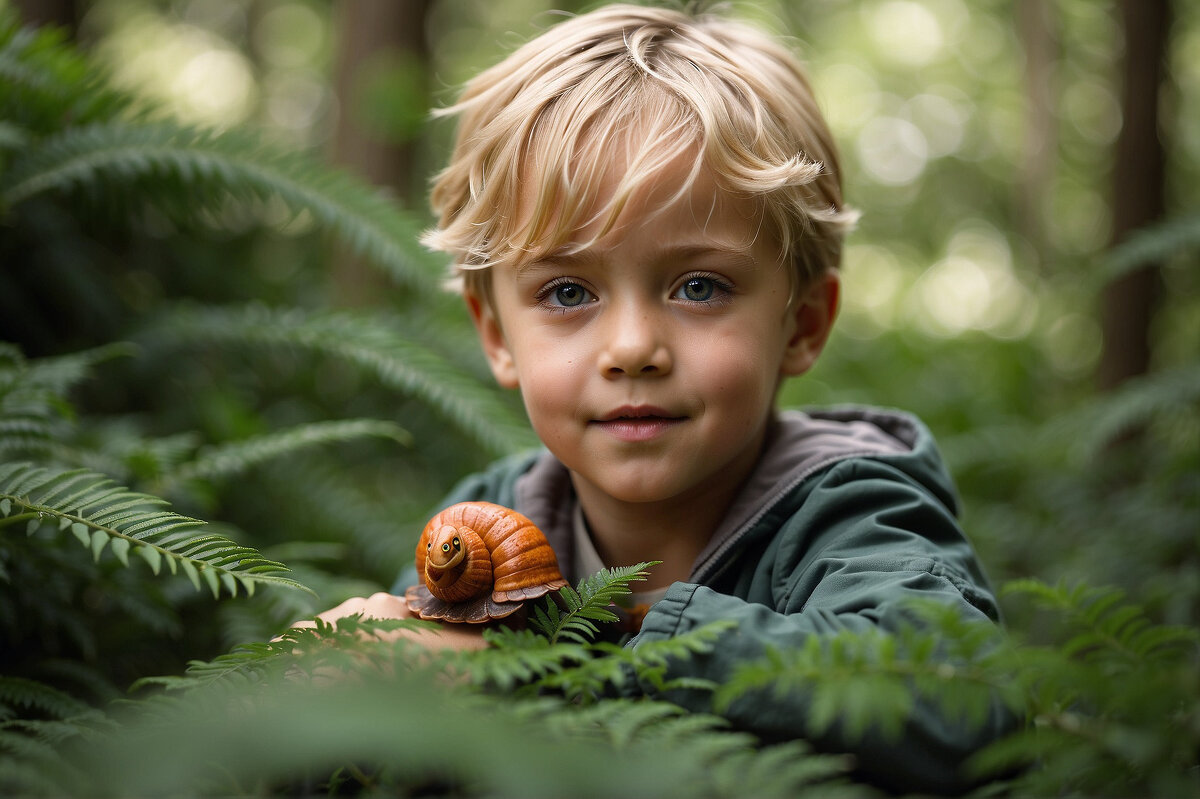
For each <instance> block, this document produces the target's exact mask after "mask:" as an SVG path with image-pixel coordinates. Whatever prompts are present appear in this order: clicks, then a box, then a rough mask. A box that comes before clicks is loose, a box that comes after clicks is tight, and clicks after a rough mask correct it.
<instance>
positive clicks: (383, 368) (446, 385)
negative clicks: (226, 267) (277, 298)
mask: <svg viewBox="0 0 1200 799" xmlns="http://www.w3.org/2000/svg"><path fill="white" fill-rule="evenodd" d="M143 335H144V336H145V337H146V338H148V339H151V340H156V341H159V342H163V341H171V342H175V343H177V344H178V345H180V346H183V345H188V344H192V345H197V344H204V343H219V344H222V345H225V346H229V347H241V348H245V347H250V346H261V347H270V348H277V349H290V350H298V351H300V352H302V353H305V354H308V355H313V356H316V355H328V356H332V357H335V358H338V359H340V360H343V361H345V362H347V363H350V364H353V365H355V366H357V367H359V368H361V369H363V370H366V371H369V372H371V373H373V374H374V375H375V376H376V377H378V378H379V380H380V381H381V382H382V383H383V385H385V386H386V387H388V388H389V389H393V390H396V391H400V392H404V393H409V394H412V395H414V396H416V397H419V398H420V399H422V400H424V401H426V402H428V403H429V405H430V406H431V407H433V408H435V409H436V410H437V411H438V412H439V413H441V414H444V415H445V416H446V417H448V418H449V419H450V420H451V421H452V422H453V423H454V424H456V425H457V426H458V427H460V428H461V429H462V430H463V431H464V432H466V433H467V434H469V435H471V436H472V437H473V438H474V439H475V440H476V441H478V442H479V443H480V444H481V445H483V446H485V447H487V448H488V449H489V450H490V451H492V452H493V453H502V452H510V451H513V450H516V449H520V448H523V447H528V446H531V445H532V444H533V443H534V441H533V439H532V438H531V437H530V435H529V430H528V426H526V425H524V424H523V423H522V422H521V421H519V420H518V419H517V417H516V416H515V414H514V413H513V411H512V410H511V408H510V407H509V406H508V405H506V404H505V403H503V402H501V401H500V400H499V398H498V397H497V396H496V393H495V391H493V390H490V389H488V388H486V387H485V386H484V385H483V384H481V383H480V381H479V380H478V378H476V377H473V376H472V375H470V374H469V373H467V372H466V371H465V370H463V369H462V368H461V367H459V366H457V365H456V364H454V363H452V362H450V361H449V360H447V359H446V358H445V357H443V356H441V355H439V354H438V353H436V352H435V351H433V350H432V349H430V348H428V347H426V346H423V345H421V344H420V343H418V342H417V341H415V340H414V339H415V335H414V334H413V333H412V332H411V329H406V327H405V326H404V325H403V324H401V323H400V322H399V321H398V320H397V319H394V318H391V317H389V316H387V315H386V314H376V315H373V316H371V317H364V316H360V315H356V314H351V313H344V312H306V311H303V310H301V309H299V308H292V309H288V310H286V311H278V310H273V309H270V308H264V307H262V306H258V305H253V306H249V307H245V308H207V309H199V308H179V309H176V310H175V311H174V312H172V313H170V314H168V315H166V316H165V317H164V318H163V319H162V321H161V322H160V323H158V324H156V325H154V326H152V327H150V328H149V329H148V330H147V331H146V332H145V333H144V334H143Z"/></svg>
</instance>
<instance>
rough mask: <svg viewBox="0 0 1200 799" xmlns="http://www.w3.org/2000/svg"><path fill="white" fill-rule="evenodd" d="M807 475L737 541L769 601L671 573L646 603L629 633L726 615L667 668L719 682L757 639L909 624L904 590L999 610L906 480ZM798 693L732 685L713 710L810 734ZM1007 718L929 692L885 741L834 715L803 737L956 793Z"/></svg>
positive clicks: (851, 473) (876, 773) (753, 727)
mask: <svg viewBox="0 0 1200 799" xmlns="http://www.w3.org/2000/svg"><path fill="white" fill-rule="evenodd" d="M813 479H814V480H816V484H815V485H814V486H813V487H812V489H811V491H810V492H809V493H808V494H807V496H806V498H805V500H804V501H803V503H802V504H801V505H800V506H799V508H798V509H797V510H795V512H794V513H793V514H792V515H791V516H790V517H789V518H787V519H786V520H784V521H783V522H782V523H781V524H780V525H779V529H778V531H777V532H776V533H775V534H774V535H773V536H769V537H768V538H767V539H766V542H765V543H762V540H761V539H756V540H759V541H760V543H759V544H757V545H755V544H748V545H747V550H749V549H751V548H755V549H756V550H757V554H753V553H750V552H748V551H747V552H743V553H742V555H741V557H743V558H749V559H750V560H751V561H753V559H754V558H756V557H757V558H759V560H758V563H757V565H756V566H755V567H754V574H755V579H756V580H758V581H759V582H760V583H761V582H763V581H769V585H770V590H769V592H768V594H769V596H770V600H769V602H770V604H767V602H766V601H762V602H760V601H749V600H746V599H741V598H739V597H737V596H732V595H729V594H724V593H719V592H718V591H716V590H713V589H712V588H709V587H707V586H704V585H697V584H694V583H676V584H674V585H673V586H671V588H670V589H669V590H668V592H667V595H666V596H665V597H664V599H662V600H661V601H660V602H658V603H656V604H655V605H654V606H653V607H652V608H651V609H650V611H649V612H648V614H647V615H646V618H645V621H644V622H643V626H642V630H641V632H640V633H639V635H638V636H637V637H636V638H635V639H634V640H633V641H631V642H630V645H631V646H634V647H636V646H639V645H641V644H643V643H645V642H648V641H653V640H661V639H664V638H669V637H673V636H676V635H679V634H681V633H684V632H687V631H689V630H692V629H695V628H697V627H700V626H702V625H704V624H706V623H709V622H712V621H717V620H730V621H733V622H734V623H735V624H734V626H732V627H731V628H730V630H729V631H728V632H727V633H725V634H724V636H723V637H722V638H721V639H720V640H719V641H718V642H717V645H716V646H714V647H713V648H712V651H710V652H708V653H705V654H700V655H695V656H692V657H691V658H689V659H686V660H684V661H681V662H678V663H674V664H673V665H672V667H671V670H670V671H669V673H668V675H667V677H668V678H678V677H698V678H703V679H707V680H711V681H713V682H715V683H717V684H723V683H725V682H726V681H727V680H728V679H729V677H730V676H731V675H732V674H733V672H734V670H735V669H737V667H738V666H740V665H742V664H744V663H747V662H751V661H754V660H756V659H759V658H761V657H763V656H764V655H765V654H766V652H767V651H768V650H769V649H776V650H786V649H788V648H794V647H800V646H803V645H804V643H805V641H806V640H807V639H808V638H809V637H810V636H824V635H829V634H833V633H837V632H840V631H846V630H849V631H862V630H866V629H869V628H877V629H881V630H885V631H896V630H898V629H899V627H900V625H901V624H902V623H903V624H909V625H911V624H912V623H913V620H914V619H913V616H912V615H911V614H910V613H907V612H906V608H905V606H906V604H907V603H908V602H909V600H913V599H924V600H930V599H933V600H936V601H938V602H944V603H946V604H947V605H949V606H952V607H954V608H957V609H959V611H960V612H961V614H962V615H963V616H964V617H965V618H967V619H981V620H988V619H990V620H992V621H996V620H998V610H997V607H996V604H995V600H994V598H993V596H992V593H991V591H990V590H989V589H988V587H987V585H986V581H985V579H984V577H983V575H982V573H981V572H980V571H979V567H978V565H977V563H976V561H975V557H974V555H973V553H972V551H971V548H970V546H969V544H968V543H967V541H966V540H965V538H964V536H963V534H962V532H961V531H960V530H959V528H958V525H957V523H956V522H955V519H954V516H953V513H952V512H951V511H950V509H948V508H947V507H946V506H945V505H944V504H943V503H942V502H941V501H939V500H938V499H937V498H936V497H935V496H934V495H932V494H931V493H930V492H929V491H928V490H926V489H925V488H924V487H923V486H922V485H920V484H919V483H918V482H917V481H915V480H913V479H911V478H910V477H908V476H907V475H905V474H904V473H903V472H902V471H901V470H899V469H895V468H893V467H892V466H891V465H889V464H888V463H887V462H886V461H876V460H873V459H858V460H853V461H846V462H843V463H842V464H839V465H838V466H835V467H833V468H832V469H831V470H829V471H828V472H826V473H825V474H824V475H822V476H820V477H817V478H813ZM747 568H749V567H747ZM641 690H642V691H643V692H645V693H651V692H652V691H653V688H652V687H651V686H649V685H642V686H641ZM663 698H666V699H670V700H671V701H674V702H677V703H679V704H682V705H684V706H685V707H689V708H691V709H694V710H698V711H707V710H710V705H711V697H710V696H709V695H707V694H705V693H703V692H699V691H674V692H671V693H670V694H669V695H668V696H666V697H663ZM808 702H809V696H808V695H807V694H806V693H805V692H803V691H797V692H794V693H793V694H791V695H787V696H777V695H775V693H774V692H773V691H771V690H763V691H758V692H751V693H747V694H745V695H743V696H742V697H740V698H739V699H738V700H737V701H735V702H734V703H733V704H732V705H731V706H730V707H729V708H728V710H727V711H726V713H725V715H726V716H727V717H728V718H729V720H730V721H731V722H732V723H733V724H734V726H735V727H737V728H739V729H744V730H747V731H750V732H753V733H755V734H757V735H758V736H759V737H761V738H763V739H764V740H768V741H772V740H783V739H791V738H801V737H809V736H807V735H806V719H807V712H808ZM1012 723H1013V720H1012V718H1011V716H1010V714H1008V713H1007V712H1005V710H1004V709H1003V707H1002V705H1001V703H1000V702H999V701H998V700H997V701H994V702H993V711H992V714H991V718H989V720H988V722H987V723H986V724H985V725H984V726H983V727H982V728H973V727H967V726H965V725H964V724H962V723H959V722H957V721H956V720H954V719H951V718H945V717H943V716H942V715H941V714H940V712H939V710H938V708H937V706H936V705H934V704H932V703H922V702H920V701H918V703H917V704H916V706H915V708H914V711H913V713H912V714H911V715H910V717H909V721H908V723H907V726H906V728H905V730H904V733H903V735H902V737H901V738H900V739H899V740H898V741H895V742H893V741H891V740H890V739H889V740H885V739H884V738H883V737H882V736H881V735H880V733H879V732H878V731H869V732H868V733H867V734H866V736H865V737H863V738H859V739H849V738H847V737H846V736H845V735H844V734H843V732H842V730H841V728H840V726H839V725H838V724H834V725H833V726H832V727H831V728H830V729H829V731H828V732H827V733H825V734H823V736H822V738H821V739H815V740H812V742H813V743H814V744H815V745H816V746H818V748H820V749H824V750H828V751H839V752H849V753H851V754H854V755H856V756H857V757H856V763H857V768H858V770H859V771H860V772H862V774H863V776H865V777H866V778H868V779H869V780H870V781H872V782H874V783H876V784H879V785H881V786H883V787H886V788H888V789H891V790H899V791H913V790H916V791H928V792H939V793H942V792H957V791H960V790H963V789H965V788H967V787H969V784H968V783H967V782H966V781H965V780H964V779H963V778H962V777H961V775H960V773H959V766H960V765H961V764H962V762H963V761H964V760H965V759H966V758H967V757H968V756H969V755H971V754H972V753H973V752H974V751H976V750H977V749H979V748H980V747H982V746H983V745H985V744H986V743H988V742H989V741H991V740H993V739H995V738H996V737H998V736H999V735H1001V734H1003V733H1004V732H1006V731H1007V730H1008V729H1009V728H1010V727H1011V725H1012Z"/></svg>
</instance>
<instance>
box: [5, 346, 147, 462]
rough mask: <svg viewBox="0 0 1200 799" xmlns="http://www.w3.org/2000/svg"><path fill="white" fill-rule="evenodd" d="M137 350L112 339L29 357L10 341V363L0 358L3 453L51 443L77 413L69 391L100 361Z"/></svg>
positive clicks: (7, 354) (8, 351) (58, 436)
mask: <svg viewBox="0 0 1200 799" xmlns="http://www.w3.org/2000/svg"><path fill="white" fill-rule="evenodd" d="M132 350H133V348H132V345H128V344H109V345H107V346H103V347H97V348H95V349H90V350H84V351H82V352H77V353H72V354H70V355H60V356H55V357H49V358H37V359H34V360H32V361H27V360H25V359H24V358H23V357H21V355H20V352H19V351H18V350H17V348H15V347H12V346H11V345H9V346H8V347H7V348H6V357H5V361H7V363H6V362H3V361H0V455H3V454H5V453H13V452H25V451H30V450H42V451H44V450H46V449H48V448H49V447H50V446H51V444H52V442H54V441H56V440H57V439H59V438H61V437H62V427H63V424H64V423H65V422H66V421H67V420H70V419H71V418H72V417H73V411H72V410H71V406H70V404H69V403H68V402H67V399H66V393H67V392H68V391H69V390H70V389H71V388H73V387H74V386H76V385H77V384H79V383H80V382H81V381H83V380H84V379H85V378H87V377H88V375H89V374H90V372H91V369H92V367H94V366H95V365H96V364H98V363H101V362H103V361H106V360H110V359H112V358H117V357H121V356H125V355H129V354H130V353H131V352H132Z"/></svg>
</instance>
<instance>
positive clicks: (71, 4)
mask: <svg viewBox="0 0 1200 799" xmlns="http://www.w3.org/2000/svg"><path fill="white" fill-rule="evenodd" d="M13 5H14V6H15V7H16V9H17V16H19V17H20V18H21V19H22V20H23V21H24V22H25V23H26V24H28V25H34V26H41V25H57V26H59V27H60V28H65V29H66V30H68V31H70V33H71V38H72V39H73V38H75V33H76V30H77V29H78V27H79V14H80V8H79V3H78V2H77V0H13Z"/></svg>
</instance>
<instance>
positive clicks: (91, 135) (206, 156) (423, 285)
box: [0, 122, 442, 294]
mask: <svg viewBox="0 0 1200 799" xmlns="http://www.w3.org/2000/svg"><path fill="white" fill-rule="evenodd" d="M179 183H182V184H183V185H184V186H186V187H187V189H188V190H187V192H186V193H185V196H186V205H182V204H178V203H179V200H178V199H177V198H178V195H179V192H178V184H179ZM156 189H158V190H159V191H158V202H159V205H160V207H163V208H164V210H167V211H168V212H173V213H176V214H183V215H191V216H195V215H196V214H197V213H199V212H200V211H201V210H203V209H205V208H209V209H212V208H219V207H220V206H221V205H222V204H223V203H226V202H228V201H229V200H231V199H249V200H258V201H263V200H266V199H268V198H279V199H281V200H282V201H283V202H284V203H286V204H287V206H288V207H289V208H290V209H292V211H293V212H296V213H299V212H301V211H306V212H308V213H309V214H311V215H312V217H313V218H314V219H315V220H316V221H317V222H318V223H319V224H321V225H323V226H325V227H326V228H327V229H329V230H332V231H333V232H334V233H335V234H337V235H338V236H339V237H340V239H341V240H342V241H343V242H344V243H345V244H346V245H347V246H348V247H349V248H350V249H351V250H353V251H354V252H355V253H357V254H359V255H362V256H364V257H366V258H368V259H369V260H370V261H371V262H372V263H374V264H376V265H377V266H379V267H381V268H382V269H383V270H384V271H385V272H386V273H387V274H388V275H390V276H391V277H392V278H393V279H394V280H396V281H397V282H398V283H399V284H400V285H403V286H406V287H408V288H411V289H413V290H416V291H418V292H421V293H424V294H431V293H433V292H434V291H436V282H437V281H436V278H437V276H438V275H439V274H440V272H441V269H442V265H441V263H440V262H439V261H437V260H436V259H434V258H433V257H432V256H431V255H430V254H429V253H428V252H426V251H425V250H424V249H423V248H421V247H420V246H419V245H418V244H417V240H418V237H419V234H420V229H419V226H418V225H417V223H416V222H415V221H414V220H412V219H410V218H409V217H408V216H406V215H404V214H403V213H401V212H400V211H399V209H397V208H396V207H395V205H394V204H393V203H392V202H390V201H389V200H387V199H385V198H384V197H383V196H382V195H381V194H380V193H379V192H378V191H377V190H376V189H374V188H371V187H369V186H367V185H366V184H364V183H361V182H359V181H358V180H356V179H354V178H352V177H351V176H349V175H347V174H344V173H341V172H338V171H335V170H332V169H328V168H326V167H324V166H323V165H321V164H320V163H318V162H316V161H313V160H310V159H308V158H305V157H303V156H300V155H297V154H289V153H284V152H278V151H275V150H273V149H272V148H270V147H268V146H266V145H265V144H264V143H263V142H262V141H259V140H258V139H257V138H256V137H254V136H253V135H251V134H250V133H249V132H247V131H227V132H224V133H212V132H207V131H202V130H197V129H194V128H189V127H185V126H181V125H177V124H174V123H169V122H157V123H153V124H150V123H146V124H129V123H122V122H108V123H99V124H94V125H87V126H82V127H76V128H69V129H67V130H64V131H62V132H60V133H57V134H55V135H52V136H48V137H47V138H45V139H43V140H42V141H41V142H39V143H38V144H36V145H34V146H32V147H30V148H28V149H27V150H25V151H22V152H21V153H20V154H19V155H18V156H17V157H16V158H14V159H13V162H12V164H11V165H10V168H9V169H8V170H7V171H6V172H5V173H4V174H3V175H2V176H0V205H2V206H8V207H11V206H15V205H18V204H20V203H22V202H24V201H25V200H28V199H29V198H31V197H34V196H37V195H39V194H43V193H45V192H50V191H55V192H83V193H84V194H85V195H86V194H88V193H91V194H94V195H98V196H103V197H104V198H105V200H106V201H107V202H111V201H112V200H113V199H114V198H120V197H121V196H122V193H125V194H127V195H128V196H129V197H130V198H131V199H137V200H139V201H140V200H143V199H145V198H146V197H148V196H149V197H153V196H154V194H155V190H156ZM168 190H169V191H168ZM172 196H174V197H176V199H175V200H172V199H171V198H172ZM172 202H175V203H177V204H176V205H174V206H170V205H169V203H172Z"/></svg>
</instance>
